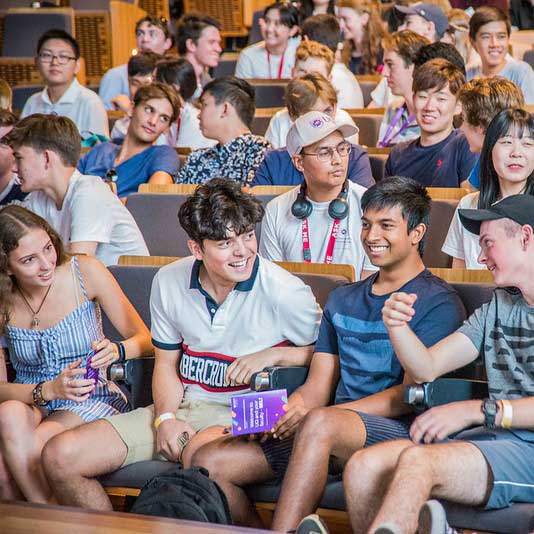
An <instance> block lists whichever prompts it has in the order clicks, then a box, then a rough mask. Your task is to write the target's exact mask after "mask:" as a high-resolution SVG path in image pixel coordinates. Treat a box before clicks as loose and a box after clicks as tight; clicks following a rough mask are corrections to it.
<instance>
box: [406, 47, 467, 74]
mask: <svg viewBox="0 0 534 534" xmlns="http://www.w3.org/2000/svg"><path fill="white" fill-rule="evenodd" d="M436 58H441V59H445V60H447V61H448V62H449V63H452V64H453V65H454V66H455V67H458V69H460V70H461V71H462V73H463V75H464V76H465V75H466V70H465V61H464V58H463V57H462V55H461V54H460V52H458V50H457V49H456V47H455V46H453V45H451V44H449V43H441V42H439V41H438V42H436V43H431V44H428V45H425V46H423V47H422V48H421V49H420V50H419V52H417V56H416V57H415V61H414V65H415V68H417V67H420V66H421V65H424V64H425V63H426V62H427V61H430V60H431V59H436Z"/></svg>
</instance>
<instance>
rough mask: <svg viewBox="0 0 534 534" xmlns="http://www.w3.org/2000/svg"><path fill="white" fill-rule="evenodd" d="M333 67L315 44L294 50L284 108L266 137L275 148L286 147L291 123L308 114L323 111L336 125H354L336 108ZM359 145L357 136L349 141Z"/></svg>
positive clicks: (329, 57) (326, 52) (306, 43)
mask: <svg viewBox="0 0 534 534" xmlns="http://www.w3.org/2000/svg"><path fill="white" fill-rule="evenodd" d="M333 65H334V54H332V51H331V50H330V49H329V48H328V47H326V46H325V45H322V44H320V43H317V42H315V41H303V42H302V43H300V45H299V47H298V48H297V53H296V55H295V66H294V67H293V72H292V77H293V79H292V81H291V82H289V84H288V85H287V87H286V93H285V101H286V104H287V108H286V109H282V110H280V111H278V112H277V113H275V115H274V116H273V118H272V119H271V121H270V122H269V127H268V128H267V132H266V134H265V139H267V141H269V142H270V143H271V144H272V145H273V147H274V148H281V147H284V146H286V137H287V132H288V131H289V128H290V127H291V125H292V124H293V121H294V120H295V119H296V118H297V117H299V116H300V115H302V114H303V113H307V112H308V111H322V112H323V113H326V114H327V115H330V116H331V117H333V118H335V120H336V121H337V122H348V123H352V124H354V121H353V120H352V118H351V116H350V115H349V114H348V113H347V112H346V111H344V110H342V109H338V107H337V93H336V91H335V89H334V88H333V87H332V85H331V83H330V81H331V72H332V67H333ZM349 142H350V143H352V144H358V137H357V136H354V137H351V138H350V139H349Z"/></svg>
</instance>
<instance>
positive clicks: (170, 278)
mask: <svg viewBox="0 0 534 534" xmlns="http://www.w3.org/2000/svg"><path fill="white" fill-rule="evenodd" d="M262 215H263V207H262V205H261V202H260V201H259V200H258V199H256V198H254V197H253V196H252V195H249V194H247V193H244V192H243V191H242V190H241V188H240V186H239V185H238V184H236V183H233V182H230V181H228V180H222V179H217V180H213V181H211V182H210V183H209V184H204V185H202V186H200V187H199V188H197V190H196V191H195V193H194V194H193V195H191V196H190V197H189V199H188V200H187V201H186V202H185V203H184V204H183V205H182V206H181V208H180V211H179V219H180V223H181V225H182V227H183V228H184V230H185V231H186V232H187V234H188V236H189V242H188V244H189V248H190V250H191V252H192V256H191V257H188V258H184V259H182V260H179V261H177V262H174V263H172V264H170V265H167V266H166V267H163V268H161V269H160V270H159V272H158V273H157V274H156V276H155V278H154V282H153V284H152V292H151V297H150V308H151V317H152V339H153V343H154V347H155V349H156V362H155V367H154V378H153V382H152V391H153V398H154V405H153V406H150V407H148V408H139V409H137V410H135V411H133V412H130V413H129V414H128V417H110V418H107V419H106V420H101V421H99V422H98V423H97V424H91V425H87V426H84V427H80V428H78V429H76V430H75V431H74V432H71V433H66V434H63V435H62V436H61V438H60V439H58V440H56V441H54V442H51V443H50V444H49V447H48V448H47V450H46V452H45V453H44V455H45V456H44V458H46V459H45V460H44V463H45V464H46V465H47V475H48V477H49V480H50V482H51V484H52V486H53V489H54V492H55V495H56V497H57V498H58V500H59V502H60V503H61V504H70V505H76V506H83V507H86V508H94V509H102V510H106V509H107V510H111V503H110V502H109V498H108V496H107V495H106V492H105V491H104V490H103V488H102V487H101V486H100V484H99V483H98V482H97V481H96V480H94V479H93V477H96V476H98V475H101V474H103V473H108V472H111V471H114V470H116V469H118V468H120V467H121V466H125V465H129V464H131V463H133V462H137V461H142V460H151V459H153V458H154V459H155V458H157V457H160V458H161V457H163V458H164V459H167V460H169V461H182V462H183V464H184V465H185V466H186V467H188V466H189V464H190V458H191V455H192V454H193V452H194V451H195V450H196V449H197V448H198V447H199V446H200V445H201V444H203V443H207V442H209V441H210V440H213V439H215V438H217V437H220V436H222V434H223V427H224V426H228V425H230V424H231V418H232V417H231V408H230V398H231V396H232V394H234V393H236V392H245V391H247V390H248V386H249V383H250V378H251V375H252V373H253V372H255V371H260V370H262V369H263V368H264V367H265V366H270V365H303V364H306V363H308V362H309V360H310V357H311V353H312V347H311V346H310V344H311V343H313V342H314V341H315V339H316V337H317V330H318V325H319V320H320V308H319V306H318V305H317V303H316V302H315V298H314V297H313V294H312V292H311V290H310V288H309V287H308V286H306V285H304V283H303V282H302V281H301V280H299V279H298V278H297V277H295V276H293V275H292V274H290V273H288V272H287V271H285V270H284V269H282V268H281V267H278V266H277V265H274V264H273V263H271V262H269V261H267V260H264V259H262V258H260V257H259V256H258V255H257V242H256V236H255V234H254V227H255V225H256V224H257V223H259V222H260V221H261V218H262ZM289 295H290V296H291V298H288V296H289ZM288 344H291V345H294V346H285V345H288ZM281 345H284V346H281ZM102 443H106V447H105V450H103V449H102V447H101V444H102Z"/></svg>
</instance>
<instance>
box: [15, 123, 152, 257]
mask: <svg viewBox="0 0 534 534" xmlns="http://www.w3.org/2000/svg"><path fill="white" fill-rule="evenodd" d="M7 142H8V143H9V144H10V145H11V147H12V148H13V151H14V154H15V172H16V173H17V175H18V179H19V181H20V184H21V189H22V191H23V192H24V193H31V194H30V195H28V197H27V198H26V200H25V201H24V202H25V204H24V205H25V206H26V207H27V208H28V209H30V210H32V211H33V212H35V213H37V215H40V216H41V217H43V218H44V219H46V221H47V222H48V223H49V224H50V226H51V227H52V228H54V230H56V232H57V233H58V234H59V235H60V237H61V239H62V240H63V243H64V244H65V247H66V249H67V251H68V252H69V253H70V254H87V255H88V256H95V257H96V258H97V259H99V260H100V261H101V262H102V263H103V264H104V265H115V264H116V263H117V261H118V259H119V256H122V255H123V254H134V255H139V256H148V249H147V246H146V244H145V241H144V239H143V236H142V235H141V232H140V230H139V228H138V227H137V224H136V223H135V221H134V219H133V217H132V215H131V214H130V212H129V211H128V210H127V209H126V207H125V206H124V205H123V204H122V202H121V201H120V200H119V197H117V195H115V194H113V193H112V192H111V189H110V188H109V187H108V186H107V184H105V183H104V182H103V181H102V180H101V179H100V178H99V177H98V176H86V175H83V174H81V173H80V172H79V171H78V170H77V169H76V165H77V164H78V159H79V157H80V150H81V149H80V144H81V141H80V134H79V133H78V131H77V130H76V126H75V124H74V123H73V122H72V121H71V120H70V119H68V118H67V117H58V116H56V115H39V114H37V115H32V116H31V117H26V118H25V119H23V120H21V121H20V122H19V123H18V124H17V125H16V126H15V128H13V130H12V131H11V132H10V133H9V136H8V139H7Z"/></svg>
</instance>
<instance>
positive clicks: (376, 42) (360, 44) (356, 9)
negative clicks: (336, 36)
mask: <svg viewBox="0 0 534 534" xmlns="http://www.w3.org/2000/svg"><path fill="white" fill-rule="evenodd" d="M336 6H337V11H338V17H339V24H340V26H341V30H342V32H343V38H344V39H345V41H344V42H343V49H342V51H341V57H342V60H343V62H344V63H345V64H346V65H347V66H348V68H349V70H350V71H351V72H352V73H354V74H376V73H377V72H378V70H377V69H378V67H379V65H381V64H382V63H383V60H382V54H383V50H382V39H383V38H384V37H385V36H386V31H385V30H384V26H383V24H382V20H381V18H380V4H378V2H375V0H340V1H339V2H336Z"/></svg>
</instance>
